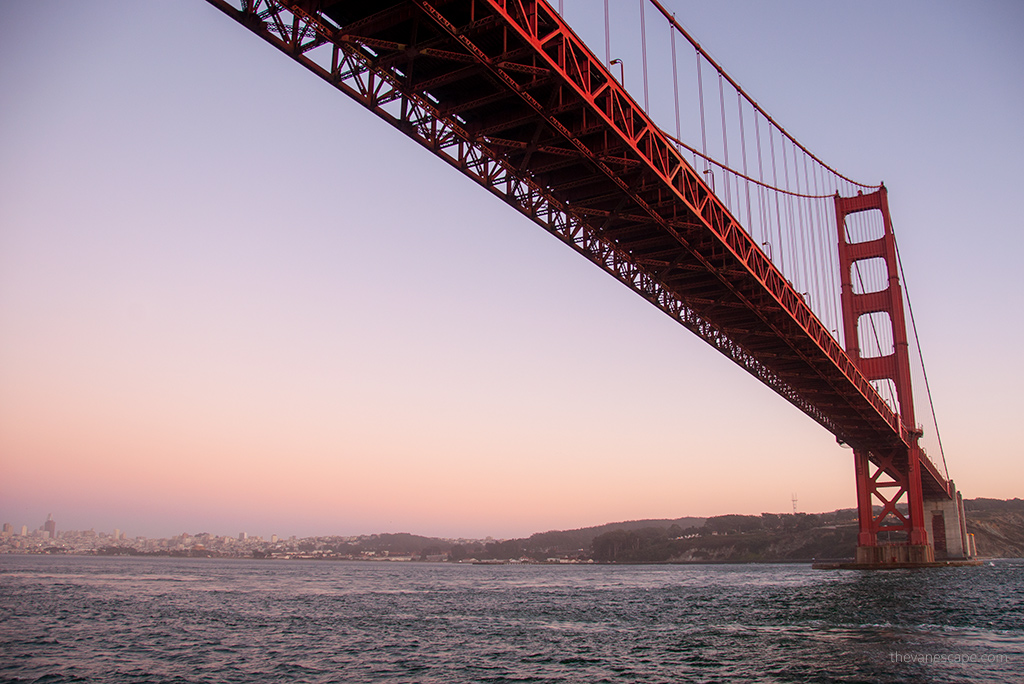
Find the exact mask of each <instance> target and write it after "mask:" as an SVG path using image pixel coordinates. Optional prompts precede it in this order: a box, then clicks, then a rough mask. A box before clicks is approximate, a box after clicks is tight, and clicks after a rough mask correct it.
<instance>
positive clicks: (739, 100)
mask: <svg viewBox="0 0 1024 684" xmlns="http://www.w3.org/2000/svg"><path fill="white" fill-rule="evenodd" d="M736 108H737V110H738V111H739V121H740V156H742V157H743V175H744V176H746V177H747V178H750V173H749V172H748V171H747V134H746V131H744V130H743V95H741V94H740V93H736ZM743 187H744V188H745V189H746V194H747V225H748V226H750V229H751V230H753V229H754V226H753V217H752V216H751V213H750V181H748V180H746V178H745V179H744V180H743ZM738 190H739V188H737V191H738ZM736 199H737V201H738V200H739V198H738V197H737V198H736Z"/></svg>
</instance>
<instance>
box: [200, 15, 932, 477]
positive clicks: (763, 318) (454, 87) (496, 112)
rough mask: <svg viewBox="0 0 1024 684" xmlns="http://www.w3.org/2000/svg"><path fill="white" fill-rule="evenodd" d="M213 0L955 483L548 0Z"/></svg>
mask: <svg viewBox="0 0 1024 684" xmlns="http://www.w3.org/2000/svg"><path fill="white" fill-rule="evenodd" d="M208 1H209V2H210V3H211V4H213V5H215V6H216V7H218V8H220V9H221V10H223V11H224V12H225V13H226V14H228V15H229V16H231V17H232V18H233V19H235V20H237V21H238V22H240V23H241V24H243V25H244V26H246V27H247V28H248V29H249V30H251V31H252V32H254V33H255V34H257V35H259V36H260V37H261V38H263V39H264V40H266V41H267V42H269V43H271V44H272V45H274V46H275V47H277V48H278V49H279V50H281V51H282V52H284V53H285V54H287V55H289V56H290V57H291V58H292V59H294V60H296V61H297V62H299V63H300V64H302V65H303V66H304V67H306V68H307V69H309V70H310V71H312V72H313V73H315V74H316V75H318V76H319V77H320V78H322V79H323V80H324V81H326V82H327V83H329V84H331V85H332V86H334V87H335V88H337V89H339V90H341V91H342V92H344V93H345V94H346V95H348V96H349V97H351V98H353V99H354V100H356V101H357V102H359V103H360V104H362V105H363V106H364V107H366V108H367V109H369V110H370V111H372V112H373V113H375V114H376V115H377V116H379V117H380V118H382V119H384V120H385V121H387V122H388V123H389V124H391V125H392V126H394V127H395V128H397V129H399V130H401V131H402V132H403V133H405V134H406V135H407V136H408V137H410V138H412V139H413V140H415V141H416V142H418V143H419V144H420V145H422V146H423V147H425V148H427V149H428V150H430V151H431V152H433V153H434V154H435V155H436V156H438V157H439V158H441V159H443V160H444V161H445V162H447V163H448V164H450V165H451V166H453V167H454V168H456V169H458V170H459V171H461V172H462V173H463V174H464V175H465V176H467V177H468V178H470V179H472V180H473V181H475V182H476V183H477V184H479V185H480V186H482V187H484V188H486V189H487V190H488V191H490V192H491V193H493V194H494V195H496V196H498V197H499V198H501V199H502V200H503V201H505V202H506V203H508V204H509V205H511V206H512V207H514V208H515V209H517V210H518V211H519V212H521V213H522V214H523V215H524V216H526V217H527V218H529V219H530V220H532V221H533V222H534V223H536V224H537V225H539V226H540V227H542V228H544V229H545V230H546V231H548V232H549V233H551V234H552V235H554V236H556V237H558V238H559V239H560V240H561V241H563V242H564V243H566V244H567V245H569V246H570V247H572V248H573V249H575V250H576V251H577V252H579V253H580V254H582V255H583V256H585V257H586V258H587V259H589V260H590V261H592V262H593V263H595V264H596V265H598V266H599V267H600V268H602V269H603V270H605V271H606V272H608V273H609V274H611V275H612V276H613V277H615V278H616V279H617V280H619V281H620V282H622V283H623V284H624V285H626V286H627V287H629V288H630V289H632V290H633V291H635V292H636V293H637V294H639V295H640V296H642V297H643V298H644V299H646V300H648V301H649V302H651V303H652V304H654V305H655V306H657V307H658V308H659V309H661V310H662V311H664V312H665V313H666V314H668V315H669V316H671V317H672V318H673V319H675V320H677V321H678V322H679V323H681V324H682V325H683V326H684V327H686V328H687V329H689V330H690V331H692V332H693V333H695V334H696V335H698V336H700V337H701V338H702V339H703V340H705V341H706V342H708V343H709V344H710V345H712V346H713V347H715V348H716V349H718V350H719V351H720V352H721V353H723V354H724V355H725V356H727V357H728V358H730V359H732V360H733V361H734V362H735V363H737V364H738V365H740V366H741V367H742V368H744V369H745V370H747V371H748V372H749V373H750V374H751V375H753V376H754V377H756V378H757V379H758V380H760V381H761V382H762V383H764V384H766V385H767V386H769V387H770V388H772V389H773V390H774V391H775V392H777V393H778V394H779V395H781V396H782V397H784V398H785V399H786V400H787V401H789V402H791V403H792V404H794V405H795V406H796V407H797V408H799V409H800V410H801V411H803V412H804V413H806V414H807V415H809V416H810V417H812V418H813V419H814V420H816V421H817V422H818V423H820V424H821V425H823V426H824V427H825V428H826V429H828V430H829V431H830V432H832V433H833V434H834V435H835V436H836V438H837V439H838V440H840V441H841V442H844V443H847V444H850V445H852V446H853V447H854V448H855V449H856V450H859V451H861V452H863V453H871V454H886V456H885V457H884V458H881V457H879V458H875V459H874V460H875V462H876V465H879V464H880V466H881V467H883V469H885V470H886V472H890V471H892V472H890V475H892V476H893V477H896V476H897V475H899V473H898V472H897V471H898V470H899V469H900V468H903V469H904V470H905V469H906V465H907V463H908V459H910V460H913V461H915V462H916V461H917V460H918V458H919V459H920V465H921V482H922V486H923V488H924V490H925V491H926V492H927V493H929V494H930V495H932V496H945V497H950V496H951V495H952V493H951V491H950V485H949V483H948V482H947V480H946V479H945V478H944V477H943V476H942V475H941V474H940V473H939V470H938V469H937V468H936V467H935V466H934V464H932V462H931V461H930V460H929V459H928V458H927V457H926V456H924V454H923V452H920V450H919V448H918V447H917V436H918V434H919V433H917V432H916V426H915V425H914V424H913V423H912V421H907V422H904V420H901V417H900V415H899V414H897V413H896V412H895V411H894V410H893V409H892V408H891V407H890V406H889V405H888V404H887V403H886V402H885V401H884V400H883V399H882V397H881V396H879V394H878V392H877V391H876V390H875V388H874V387H873V386H872V384H871V382H870V379H871V378H869V377H868V376H866V375H865V373H864V372H862V370H861V367H860V366H859V363H858V361H859V359H858V360H854V359H853V358H851V356H850V355H848V354H847V353H846V351H844V349H843V348H842V346H841V345H840V344H839V343H838V342H837V341H836V339H835V338H834V337H833V336H832V335H831V334H830V332H829V330H828V329H827V328H826V327H825V326H824V325H823V324H822V323H821V322H820V321H819V320H818V318H817V317H816V316H815V315H814V313H813V312H812V311H811V309H810V307H809V306H808V305H807V303H806V302H805V301H804V298H803V297H802V296H801V295H800V293H798V292H797V291H796V290H795V289H794V287H793V286H792V285H791V284H790V283H789V281H788V280H787V278H786V276H785V275H784V274H783V273H782V272H781V271H780V270H779V269H778V268H777V267H776V266H775V265H774V264H773V263H772V261H771V260H770V259H769V258H768V257H767V256H766V255H765V254H764V252H762V251H761V249H760V248H759V247H758V245H757V244H756V243H755V241H754V240H753V239H752V238H751V237H750V236H749V235H748V234H747V232H746V231H745V230H744V228H743V227H742V226H741V225H740V223H739V221H737V219H736V218H734V216H732V215H731V214H730V212H729V211H728V210H727V208H726V206H725V205H724V204H723V203H722V202H721V201H720V200H719V199H718V198H717V197H716V196H715V194H714V193H713V192H712V191H711V189H710V188H709V187H708V186H707V185H706V184H705V182H704V180H703V179H702V178H701V175H700V174H699V173H698V172H697V171H695V170H694V169H693V168H692V167H691V166H690V165H689V164H688V163H687V162H686V160H685V159H684V158H683V157H682V155H681V154H680V153H679V152H678V151H677V149H676V147H675V146H674V145H673V144H672V142H671V141H670V140H669V139H668V137H666V135H665V134H664V133H663V132H662V131H661V130H660V129H659V128H658V126H656V125H655V124H654V122H653V121H652V120H651V119H650V118H649V117H648V116H647V114H645V113H644V111H643V109H642V108H641V107H640V106H639V105H638V104H637V103H636V102H634V101H633V99H632V98H631V97H630V96H629V95H628V94H627V93H626V91H625V90H624V89H623V87H622V86H621V85H620V84H619V83H618V82H617V81H616V80H615V78H614V77H613V76H612V74H611V73H610V72H609V71H608V69H607V68H606V67H605V65H604V64H603V63H602V62H601V61H600V60H599V59H598V58H597V57H596V56H595V55H594V54H593V53H592V52H591V51H590V49H589V48H587V46H586V45H585V44H584V43H583V41H582V40H580V38H579V37H578V36H576V34H575V33H574V32H573V31H572V29H571V28H570V27H569V26H568V25H566V24H565V22H564V21H563V20H562V19H561V17H560V16H559V15H558V13H557V12H556V11H554V10H553V9H552V8H551V6H550V5H548V4H547V2H544V1H543V0H429V1H428V0H343V1H330V0H302V1H295V0H291V1H289V0H237V1H236V2H233V3H232V2H229V0H208ZM848 339H849V338H848ZM900 464H902V465H900Z"/></svg>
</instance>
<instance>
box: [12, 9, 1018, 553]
mask: <svg viewBox="0 0 1024 684" xmlns="http://www.w3.org/2000/svg"><path fill="white" fill-rule="evenodd" d="M620 1H621V0H620ZM615 3H616V0H613V6H615ZM556 4H557V3H556ZM565 4H566V10H565V12H566V17H567V19H568V20H569V22H570V23H571V24H572V25H573V26H574V27H576V28H577V31H578V32H579V33H580V35H582V36H584V37H585V38H586V39H587V40H588V41H590V40H598V39H600V37H601V31H602V30H603V24H602V23H601V22H600V16H599V15H598V16H595V12H594V8H595V7H597V6H598V5H597V3H596V2H589V0H588V2H582V0H576V1H575V2H574V1H573V0H568V1H567V2H566V3H565ZM625 4H626V5H628V6H630V7H631V6H632V4H631V3H630V2H626V3H625ZM664 4H666V5H667V6H668V7H669V8H670V10H671V11H674V12H675V13H676V15H677V17H678V19H679V20H680V22H681V23H682V24H683V25H684V26H685V27H686V28H687V29H688V30H689V31H690V32H691V33H692V34H693V35H694V36H695V37H696V38H697V40H699V41H700V42H701V44H702V45H703V46H704V47H705V48H706V49H707V50H708V51H709V52H710V53H711V54H712V55H713V56H714V57H715V59H716V60H717V61H718V62H719V63H720V64H721V65H722V66H723V67H724V68H725V69H726V70H728V71H729V73H730V74H731V75H732V76H733V77H734V78H735V79H736V80H737V81H738V82H739V83H740V84H741V85H743V87H744V88H745V89H746V90H747V91H748V92H749V93H750V94H751V95H752V96H753V97H754V98H755V99H756V100H757V101H758V102H759V103H760V104H761V105H762V106H764V108H765V109H766V110H767V111H768V112H769V113H771V114H772V116H773V117H774V118H776V119H777V120H779V121H780V122H782V123H783V125H784V126H786V128H787V129H788V130H789V131H791V132H792V133H794V134H795V135H796V137H797V138H799V139H800V140H801V141H802V142H803V143H804V144H805V145H806V146H807V147H809V148H810V149H812V150H813V151H814V152H815V153H816V154H817V155H818V156H819V157H821V158H822V159H824V160H825V161H827V162H828V163H830V164H831V165H833V166H834V167H836V168H838V169H840V170H841V171H843V172H844V173H846V174H847V175H850V176H852V177H854V178H856V179H859V180H864V181H865V182H872V183H875V182H879V181H884V182H885V183H886V186H887V187H888V189H889V203H890V208H891V211H892V216H893V222H894V225H895V229H896V233H897V237H898V240H899V243H900V249H901V253H902V258H903V265H904V268H905V272H906V277H907V281H906V283H905V286H906V288H907V289H908V291H909V293H910V296H911V300H912V302H913V306H914V313H915V316H916V319H917V326H918V329H919V332H920V336H921V346H922V347H923V352H924V355H925V359H926V363H927V367H928V373H929V379H930V381H931V389H932V393H933V396H934V403H935V409H936V414H937V416H938V424H939V428H940V429H941V435H942V441H943V445H944V451H945V456H946V460H947V462H948V467H949V472H950V474H951V476H952V477H953V478H954V480H955V481H956V483H957V485H958V486H959V488H960V489H961V490H962V491H963V494H964V496H965V497H966V498H974V497H995V498H1012V497H1019V496H1024V458H1022V456H1024V448H1022V446H1021V440H1020V436H1019V434H1018V431H1017V430H1016V429H1015V428H1014V426H1015V425H1017V424H1019V422H1020V410H1021V407H1022V400H1021V394H1020V391H1021V384H1022V381H1024V361H1022V358H1021V355H1020V354H1019V353H1018V350H1017V347H1018V346H1019V345H1018V342H1017V341H1018V340H1020V339H1021V338H1022V336H1024V323H1022V321H1021V318H1022V317H1021V314H1022V312H1024V269H1021V268H1020V267H1019V266H1016V265H1014V261H1015V257H1014V256H1013V255H1015V254H1020V253H1022V252H1024V230H1022V227H1024V226H1022V219H1021V214H1020V210H1019V206H1018V204H1019V195H1020V192H1019V186H1020V184H1021V182H1022V181H1024V127H1021V125H1020V121H1021V113H1022V112H1024V43H1022V42H1021V41H1020V39H1019V36H1020V35H1021V33H1022V32H1024V5H1021V4H1020V3H1018V2H1014V1H1012V0H1007V1H1005V2H998V1H996V0H986V1H983V2H977V3H957V2H923V1H917V0H912V1H907V2H900V3H890V2H881V1H877V0H868V1H866V2H860V3H821V2H812V1H810V0H783V1H780V2H775V3H761V2H756V1H754V0H743V1H740V0H734V1H729V2H716V3H705V2H690V1H683V0H677V1H672V0H668V2H665V3H664ZM618 11H625V10H622V9H621V8H620V10H618ZM592 37H594V38H592ZM618 39H619V38H618V37H617V36H616V35H615V34H613V46H616V45H617V43H616V42H615V41H616V40H618ZM592 47H593V49H594V51H595V52H596V53H597V54H599V55H601V54H603V45H602V44H593V43H592ZM636 62H637V60H635V59H634V60H627V68H629V69H635V64H636ZM625 79H626V83H627V86H629V85H630V84H631V83H636V82H637V78H636V77H635V75H634V72H627V73H626V76H625ZM0 93H3V95H2V97H0V150H3V152H2V154H0V473H2V476H0V522H10V523H12V524H14V525H16V526H17V527H19V528H20V526H21V525H23V524H25V525H28V526H29V528H30V529H32V528H36V527H38V526H40V525H41V524H42V523H43V521H44V520H45V519H46V516H47V514H50V513H52V514H53V516H54V519H55V520H56V521H57V525H58V529H90V528H92V529H96V530H97V531H108V532H109V531H112V530H113V529H114V528H115V527H116V528H119V529H121V530H123V531H124V532H126V533H127V534H129V535H132V536H134V535H145V536H152V537H160V536H170V535H174V534H180V533H182V532H189V533H198V532H203V531H205V532H210V533H214V534H228V535H234V534H237V533H239V532H242V531H245V532H247V533H248V534H250V535H263V536H265V537H269V536H270V535H271V534H277V535H279V536H282V537H283V536H290V535H298V536H309V535H326V534H343V535H355V534H369V533H376V532H399V531H404V532H412V533H416V534H424V535H432V536H445V537H472V538H480V537H484V536H493V537H496V538H508V537H519V536H526V535H529V534H531V533H533V532H538V531H544V530H549V529H569V528H577V527H583V526H589V525H597V524H602V523H605V522H610V521H618V520H630V519H642V518H675V517H681V516H711V515H720V514H726V513H744V514H759V513H761V512H766V511H770V512H789V511H791V510H792V506H793V502H792V498H793V496H794V495H795V496H796V497H797V501H798V503H797V506H798V508H799V510H801V511H806V512H819V511H828V510H833V509H836V508H846V507H853V506H854V505H855V498H854V480H853V459H852V453H851V452H850V451H849V450H848V449H844V448H841V447H840V446H838V445H837V444H836V442H835V439H834V438H833V437H832V436H831V435H830V434H829V433H827V432H826V431H825V430H824V429H823V428H821V427H820V426H818V425H817V424H816V423H814V422H813V421H812V420H811V419H809V418H807V417H806V416H804V415H803V414H802V413H800V412H799V411H798V410H797V409H795V408H793V407H792V406H791V405H789V404H788V403H787V402H785V401H784V400H782V399H781V398H779V397H778V396H777V395H775V394H774V393H773V392H771V391H770V390H768V389H767V388H766V387H764V386H762V385H761V384H760V383H758V382H757V381H756V380H755V379H754V378H752V377H751V376H749V375H748V374H747V373H745V372H744V371H742V370H741V369H740V368H738V367H737V366H735V365H733V364H732V363H731V362H729V361H727V360H726V359H725V358H724V357H722V356H720V355H719V354H718V353H717V352H715V351H713V350H712V349H711V348H710V347H708V346H707V345H705V344H704V343H703V342H701V341H700V340H698V339H697V338H696V337H695V336H693V335H692V334H690V333H689V332H687V331H686V330H685V329H683V328H682V327H681V326H679V325H678V324H675V323H673V322H672V321H671V320H670V319H669V318H668V317H667V316H665V315H664V314H662V313H660V312H659V311H657V310H656V309H655V308H654V307H652V306H650V305H649V304H647V303H646V302H644V301H642V300H641V299H640V298H639V297H637V296H636V295H634V294H633V293H631V292H630V291H628V290H627V289H626V288H625V287H623V286H622V285H620V284H618V283H617V282H616V281H614V280H613V279H611V278H610V277H609V276H607V275H605V274H604V273H602V272H601V271H600V270H599V269H597V268H596V267H594V266H593V265H592V264H590V263H589V262H587V261H586V260H585V259H583V258H581V257H580V256H579V255H577V254H575V253H574V252H573V251H572V250H570V249H569V248H567V247H565V246H564V245H562V244H561V243H559V242H558V241H557V240H555V239H553V238H552V237H551V236H549V235H547V234H546V233H545V232H544V231H543V230H541V229H540V228H538V227H537V226H535V225H534V224H532V223H530V222H529V221H527V220H526V219H524V218H522V217H521V216H520V215H519V214H517V213H516V212H515V211H513V210H512V209H510V208H509V207H507V206H506V205H504V204H503V203H502V202H501V201H499V200H497V199H496V198H494V197H492V196H491V195H489V194H488V193H487V192H485V191H483V190H482V189H480V188H479V187H477V186H476V185H475V184H473V183H471V182H470V181H468V180H467V179H465V178H464V177H462V176H461V175H459V174H458V173H457V172H455V171H453V170H452V169H450V168H449V167H448V166H447V165H445V164H444V163H442V162H441V161H440V160H438V159H436V158H434V157H433V156H432V155H430V154H429V153H428V152H426V151H424V150H422V149H421V148H419V146H418V145H416V144H415V143H414V142H412V141H411V140H409V139H407V138H405V137H404V136H403V135H402V134H400V133H399V132H397V131H395V130H393V129H391V128H390V127H389V126H388V125H387V124H385V123H383V122H382V121H380V120H378V119H377V118H376V117H375V116H373V115H372V114H370V113H369V112H367V111H365V110H364V109H362V108H361V106H359V105H358V104H356V103H355V102H353V101H350V100H348V99H347V98H346V97H344V96H343V95H341V94H340V93H338V92H336V91H334V90H333V89H331V88H330V87H328V86H326V85H325V84H324V83H322V82H321V81H319V80H318V79H317V78H316V77H314V76H312V75H311V74H309V73H307V72H306V71H305V70H303V69H302V68H301V67H299V66H298V65H296V64H295V63H293V62H292V61H291V60H289V59H287V58H286V57H284V56H283V55H281V54H280V53H278V52H277V51H275V50H274V49H272V48H271V47H270V46H268V45H267V44H265V43H264V42H263V41H261V40H259V39H258V38H256V37H255V36H253V35H252V34H250V33H249V32H247V31H246V30H244V29H243V28H242V27H240V26H239V25H237V24H235V23H234V22H233V21H232V20H230V19H228V18H227V17H226V16H224V15H222V14H221V13H220V12H219V11H217V10H215V9H214V8H213V7H212V6H210V5H208V4H207V3H206V2H203V1H202V0H179V2H176V3H173V5H170V4H166V3H138V2H130V1H128V0H124V1H119V2H114V1H106V0H103V1H101V0H97V1H96V2H90V3H61V2H50V1H46V0H31V1H28V0H25V1H22V0H8V1H6V2H4V3H0ZM671 124H672V122H671V120H668V121H663V125H664V126H665V127H666V128H671ZM917 395H918V414H919V415H920V414H922V413H923V412H924V408H923V407H924V406H925V403H924V401H925V400H924V398H923V397H922V391H921V388H917Z"/></svg>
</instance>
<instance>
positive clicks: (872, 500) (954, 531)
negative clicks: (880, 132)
mask: <svg viewBox="0 0 1024 684" xmlns="http://www.w3.org/2000/svg"><path fill="white" fill-rule="evenodd" d="M835 209H836V223H837V227H838V232H839V266H840V269H841V284H842V293H841V298H842V310H843V327H844V334H845V338H846V353H847V354H848V355H849V356H850V358H851V359H853V361H854V363H855V364H856V365H857V366H858V368H859V369H860V371H861V372H862V373H863V374H864V376H865V377H866V378H867V379H868V380H870V381H872V382H883V383H887V384H889V386H890V388H892V389H893V390H894V392H895V403H896V406H895V407H894V409H895V410H896V412H897V413H898V414H899V417H900V421H901V422H902V424H903V425H904V426H906V429H907V431H908V432H907V433H906V435H907V438H906V440H905V444H904V445H901V446H900V447H897V448H893V447H892V446H885V447H883V446H880V445H874V444H852V445H850V446H852V447H853V454H854V464H855V473H856V480H857V511H858V517H859V520H860V531H859V534H858V537H857V563H858V564H868V565H879V564H882V565H884V564H892V563H930V562H933V561H935V560H936V557H935V556H936V554H935V552H936V548H937V549H938V550H939V552H940V553H939V556H940V558H941V559H946V558H965V557H967V556H968V555H969V553H968V552H967V549H969V547H968V546H967V541H966V539H963V538H962V537H965V536H966V535H965V534H964V533H962V531H963V530H964V519H963V512H962V506H958V505H957V501H958V500H959V496H951V492H955V491H956V490H955V487H954V486H953V484H952V483H951V482H950V483H949V490H947V491H945V492H933V493H931V494H932V496H928V495H927V493H926V492H925V491H923V489H922V478H921V467H922V464H921V461H922V458H925V456H924V453H923V451H922V449H921V447H920V445H919V444H918V440H919V439H920V437H921V435H922V432H921V430H920V429H919V428H918V427H917V421H916V418H915V415H914V395H913V392H912V388H911V371H910V355H909V343H908V339H907V326H906V318H905V315H904V308H903V292H902V289H901V287H900V282H899V264H898V261H897V254H896V240H895V237H894V235H893V231H892V221H891V218H890V216H889V202H888V195H887V192H886V189H885V186H884V185H883V186H881V187H880V188H879V189H878V190H877V191H875V192H872V193H869V194H862V193H858V194H857V195H856V196H854V197H840V196H839V195H838V194H837V195H836V196H835ZM870 211H877V212H880V213H881V225H882V229H883V230H882V235H881V236H879V237H875V238H874V239H867V240H862V241H854V240H853V239H852V236H851V231H850V230H849V228H848V225H847V217H848V216H850V215H851V214H856V213H859V212H870ZM870 259H881V260H882V262H884V267H885V273H886V284H885V287H883V288H881V289H879V290H877V291H867V288H866V287H865V285H864V282H863V280H862V278H861V274H862V272H863V269H861V268H859V267H858V264H859V263H860V262H864V261H867V260H870ZM879 315H883V316H888V319H889V325H884V324H883V325H875V326H873V325H872V323H871V322H870V321H869V317H872V316H874V317H876V322H877V317H878V316H879ZM869 326H870V327H871V331H872V334H873V335H874V336H875V337H876V338H877V337H878V336H879V335H885V333H886V332H887V330H889V329H891V335H892V336H891V339H888V340H879V341H878V343H876V346H877V349H872V350H870V352H869V353H867V355H865V353H864V350H863V349H862V340H865V339H866V338H867V328H868V327H869ZM890 342H891V349H892V351H891V352H889V353H882V350H883V349H886V350H887V349H888V348H889V344H888V343H890ZM876 506H878V507H880V512H878V513H877V514H876V512H875V507H876ZM926 510H928V511H929V512H930V513H932V531H933V538H934V539H935V540H936V543H935V544H934V545H933V544H932V543H931V541H930V540H929V533H928V529H927V522H926V517H925V511H926ZM882 533H885V539H880V537H879V535H880V534H882Z"/></svg>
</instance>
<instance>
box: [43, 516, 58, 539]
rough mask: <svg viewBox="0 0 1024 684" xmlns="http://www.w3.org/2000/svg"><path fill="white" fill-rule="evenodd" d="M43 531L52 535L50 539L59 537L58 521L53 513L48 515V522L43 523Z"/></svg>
mask: <svg viewBox="0 0 1024 684" xmlns="http://www.w3.org/2000/svg"><path fill="white" fill-rule="evenodd" d="M43 532H46V533H47V534H48V535H50V539H56V538H57V523H56V522H55V521H54V519H53V513H50V514H49V515H47V516H46V522H44V523H43Z"/></svg>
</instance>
